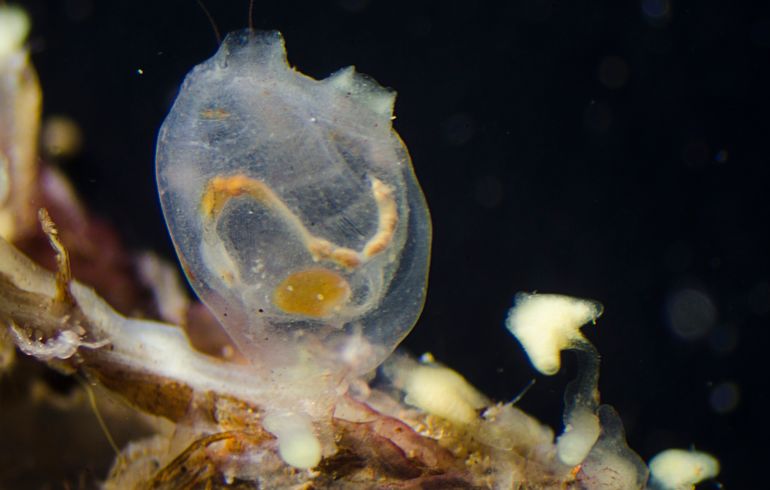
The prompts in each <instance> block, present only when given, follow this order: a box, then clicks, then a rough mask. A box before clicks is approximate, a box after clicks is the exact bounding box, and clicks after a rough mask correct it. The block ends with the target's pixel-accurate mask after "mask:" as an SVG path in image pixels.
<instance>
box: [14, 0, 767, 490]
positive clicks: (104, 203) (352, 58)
mask: <svg viewBox="0 0 770 490" xmlns="http://www.w3.org/2000/svg"><path fill="white" fill-rule="evenodd" d="M22 4H23V5H25V6H26V7H27V8H28V9H29V10H30V11H31V14H32V18H33V22H34V29H33V33H32V37H31V40H30V44H31V46H32V49H33V52H34V61H35V63H36V65H37V67H38V70H39V72H40V78H41V81H42V85H43V88H44V94H45V110H46V113H48V114H52V113H57V114H66V115H69V116H71V117H72V118H74V119H75V120H76V121H77V122H78V123H79V124H80V125H81V127H82V129H83V131H84V134H85V138H86V142H85V150H84V153H83V154H82V155H81V157H79V158H78V159H76V160H74V161H72V162H69V163H68V164H67V168H66V171H67V172H68V173H69V174H70V175H72V176H73V178H74V179H75V181H76V184H77V187H78V189H79V191H81V192H82V193H83V194H84V196H85V198H86V200H87V202H88V203H89V204H90V206H91V207H92V208H93V209H97V210H99V211H100V212H101V213H103V214H104V215H105V216H108V217H110V219H112V220H113V221H114V222H115V223H117V224H118V225H119V226H120V228H121V230H122V231H123V232H124V234H125V236H126V239H127V242H128V243H129V244H130V245H131V246H133V247H136V248H154V249H156V250H159V251H162V252H163V253H167V254H169V256H170V255H171V253H172V252H171V247H170V242H169V240H168V237H167V236H166V234H165V227H164V224H163V222H162V217H161V214H160V209H159V206H158V202H157V198H156V194H155V188H154V169H153V152H154V138H155V133H156V131H157V128H158V127H159V125H160V123H161V121H162V119H163V117H164V116H165V113H166V111H167V110H168V108H169V106H170V103H171V101H172V100H173V97H174V95H175V91H176V89H177V87H178V85H179V83H180V82H181V80H182V78H183V76H184V74H185V73H186V72H187V71H188V70H189V69H190V68H191V67H192V66H194V65H195V64H196V63H198V62H200V61H201V60H203V59H205V58H207V57H208V56H210V55H211V54H212V53H213V52H214V51H215V50H216V47H217V43H216V40H215V36H214V34H213V32H212V28H211V26H210V25H209V22H208V20H207V19H206V16H205V15H204V14H203V12H202V11H201V9H200V8H199V7H198V5H197V4H196V3H195V2H194V1H192V0H185V1H182V0H178V1H165V2H152V1H138V0H137V1H131V2H96V1H89V0H66V1H60V2H53V1H42V0H40V1H36V0H29V1H24V2H22ZM208 4H209V5H208V7H209V9H210V10H211V14H212V16H213V18H214V19H215V21H216V24H217V25H218V26H219V29H220V30H221V31H223V32H227V31H229V30H233V29H239V28H242V27H244V26H246V25H247V23H248V20H247V2H246V1H245V0H243V1H235V0H229V1H219V2H215V1H213V0H210V1H209V2H208ZM254 24H255V26H256V27H257V28H263V29H278V30H280V31H282V32H283V34H284V36H285V38H286V43H287V48H288V53H289V60H290V62H291V63H293V64H294V65H296V66H297V67H298V68H299V69H300V70H301V71H303V72H305V73H307V74H309V75H312V76H314V77H317V78H321V77H325V76H326V75H328V74H329V73H331V72H333V71H335V70H336V69H338V68H339V67H342V66H346V65H351V64H353V65H356V67H357V68H358V70H359V71H361V72H363V73H366V74H369V75H371V76H372V77H374V78H375V79H376V80H378V81H379V82H380V83H382V84H383V85H386V86H390V87H393V88H394V89H396V90H397V91H398V93H399V95H398V99H397V102H396V115H397V117H398V118H397V119H396V121H395V127H396V129H397V130H398V131H399V133H400V134H401V136H402V137H403V139H404V141H405V142H406V143H407V145H408V146H409V149H410V151H411V154H412V157H413V160H414V166H415V169H416V172H417V175H418V177H419V179H420V181H421V183H422V186H423V189H424V191H425V194H426V197H427V200H428V202H429V203H430V207H431V211H432V214H433V222H434V231H435V235H434V246H433V267H432V271H431V276H430V289H429V293H428V300H427V304H426V307H425V312H424V314H423V316H422V319H421V320H420V321H419V322H418V324H417V326H416V328H415V330H414V332H413V334H412V335H411V336H410V337H409V338H408V339H407V341H406V342H405V343H404V347H405V348H406V349H408V350H410V351H412V352H413V353H415V354H420V353H422V352H424V351H428V350H429V351H431V352H433V353H434V355H435V356H436V357H437V358H438V359H439V360H441V361H443V362H445V363H447V364H448V365H450V366H452V367H454V368H456V369H457V370H459V371H460V372H462V373H463V374H464V375H466V376H467V377H468V379H469V380H470V381H471V382H472V383H473V384H475V385H477V386H478V387H480V388H481V389H482V390H483V391H485V392H486V393H487V394H489V395H490V396H492V397H493V398H495V399H498V400H505V399H510V398H512V397H514V396H516V395H517V393H518V392H519V391H520V390H522V389H523V388H524V387H525V386H526V385H527V384H528V383H529V381H530V380H531V379H532V378H536V379H537V382H536V384H535V385H534V386H533V387H532V388H531V389H530V391H529V392H528V393H527V394H526V396H525V397H524V398H523V399H522V400H521V401H520V406H522V407H523V408H524V409H526V410H527V411H529V412H531V413H533V414H535V415H537V416H538V417H540V418H541V419H542V420H544V421H545V422H547V423H549V424H551V425H552V426H559V424H560V417H561V410H562V399H561V397H562V391H563V387H564V385H565V384H566V383H567V382H568V380H569V379H570V378H571V377H572V376H574V363H573V362H572V358H571V357H570V355H569V354H568V355H567V356H566V364H565V369H563V371H562V373H560V374H559V375H557V376H555V377H553V378H544V377H542V376H539V375H536V374H535V372H534V371H533V369H532V368H531V366H530V365H529V363H528V361H527V359H526V357H525V356H524V355H523V354H522V351H521V349H520V347H519V346H518V344H517V343H516V342H515V340H514V339H513V338H512V337H511V336H510V335H509V334H508V333H507V332H506V331H505V329H504V327H503V320H504V317H505V314H506V311H507V308H509V306H510V305H511V302H512V298H513V295H514V294H515V293H516V292H518V291H535V290H536V291H541V292H556V293H565V294H570V295H575V296H580V297H588V298H593V299H597V300H599V301H601V302H602V303H603V304H604V306H605V314H604V316H603V317H602V319H601V320H600V321H599V323H598V326H596V327H586V329H585V332H586V335H587V336H588V337H589V338H590V339H591V340H592V341H593V342H594V343H595V344H596V345H597V347H598V349H599V351H600V352H601V353H602V355H603V360H602V377H601V380H600V388H601V392H602V397H603V401H604V402H606V403H609V404H612V405H614V406H615V407H616V408H617V409H618V411H619V412H620V414H621V416H622V418H623V420H624V423H625V425H626V429H627V431H628V439H629V443H630V445H631V447H632V448H634V449H635V450H636V451H638V452H639V453H640V455H641V456H642V457H643V458H644V459H645V460H648V459H649V458H650V457H651V456H652V455H654V454H655V453H657V452H658V451H660V450H662V449H664V448H668V447H672V446H676V447H689V446H691V445H692V446H694V447H696V448H699V449H702V450H706V451H709V452H712V453H714V454H716V455H718V457H719V458H720V460H721V462H722V465H723V471H722V475H721V476H720V478H719V480H720V481H721V482H723V483H724V484H725V486H726V487H727V488H736V489H737V488H757V487H756V482H759V481H761V479H760V478H761V476H762V475H761V471H762V468H763V466H762V465H763V464H764V462H765V459H766V455H767V450H766V449H763V443H764V441H765V439H766V436H767V435H768V434H767V432H768V431H767V429H766V424H765V410H766V407H767V405H766V403H765V401H763V400H765V398H766V392H767V383H766V374H767V372H768V367H767V361H766V358H767V355H768V354H767V349H768V347H770V344H769V343H768V340H769V338H770V335H769V334H768V326H769V325H768V324H769V323H770V268H769V267H768V266H769V264H768V255H769V254H770V237H769V236H768V233H767V228H768V220H769V219H770V203H769V202H768V199H769V198H768V176H770V172H769V171H768V165H770V144H769V143H768V141H770V139H769V138H768V124H767V120H768V114H769V113H770V99H769V98H768V95H767V91H768V87H770V69H768V60H770V4H768V3H767V2H754V3H752V2H719V1H705V0H704V1H670V2H669V1H665V0H641V1H638V0H637V1H628V2H618V1H614V0H604V1H599V0H596V1H569V2H568V1H544V0H517V1H509V2H487V3H483V2H471V1H440V2H417V1H415V2H408V1H378V0H336V1H320V0H319V1H307V2H297V1H282V2H260V1H257V2H256V4H255V6H254ZM751 482H754V483H751ZM716 487H717V484H715V483H708V484H705V485H703V488H716Z"/></svg>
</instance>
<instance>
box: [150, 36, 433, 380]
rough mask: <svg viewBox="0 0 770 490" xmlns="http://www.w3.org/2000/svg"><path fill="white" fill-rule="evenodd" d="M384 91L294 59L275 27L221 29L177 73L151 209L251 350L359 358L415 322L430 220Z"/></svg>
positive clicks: (276, 363)
mask: <svg viewBox="0 0 770 490" xmlns="http://www.w3.org/2000/svg"><path fill="white" fill-rule="evenodd" d="M394 99H395V93H394V92H392V91H389V90H387V89H384V88H382V87H381V86H380V85H378V84H377V83H376V82H375V81H373V80H371V79H369V78H367V77H365V76H363V75H360V74H357V73H355V71H354V70H353V68H352V67H350V68H346V69H342V70H340V71H338V72H336V73H335V74H333V75H331V76H330V77H328V78H326V79H324V80H320V81H319V80H314V79H312V78H310V77H307V76H305V75H303V74H301V73H299V72H298V71H296V70H294V69H292V68H291V67H289V65H288V63H287V60H286V53H285V49H284V43H283V39H282V37H281V35H280V34H279V33H278V32H259V31H252V30H245V31H239V32H234V33H231V34H230V35H228V36H227V38H226V39H225V40H224V42H223V43H222V45H221V47H220V48H219V51H218V52H217V53H216V54H215V55H214V56H213V57H212V58H211V59H209V60H207V61H205V62H204V63H202V64H200V65H198V66H196V67H195V68H194V69H193V70H192V71H191V72H190V73H189V74H188V76H187V78H186V79H185V81H184V84H183V85H182V88H181V89H180V92H179V95H178V97H177V99H176V101H175V102H174V105H173V107H172V109H171V111H170V113H169V115H168V117H167V118H166V120H165V122H164V123H163V126H162V128H161V130H160V134H159V137H158V145H157V158H156V170H157V179H158V188H159V192H160V198H161V203H162V206H163V211H164V216H165V218H166V222H167V224H168V227H169V230H170V233H171V236H172V239H173V242H174V245H175V247H176V250H177V253H178V255H179V258H180V261H181V262H182V265H183V268H184V270H185V273H186V274H187V277H188V279H189V281H190V283H191V284H192V286H193V288H194V289H195V291H196V293H197V294H198V296H199V297H200V298H201V299H202V300H203V301H204V302H205V303H206V305H207V306H208V307H209V308H210V309H211V310H212V311H213V312H214V314H215V315H216V316H217V318H218V320H219V322H220V323H221V324H222V326H223V327H224V328H225V330H226V331H227V332H228V334H229V335H230V336H231V338H232V339H233V340H234V342H235V343H236V345H237V347H238V348H239V349H240V350H241V351H242V352H243V354H245V355H246V356H247V358H249V359H250V360H251V362H252V363H254V364H255V365H261V366H264V367H269V368H271V369H272V368H275V367H287V366H289V367H290V366H291V365H292V364H294V363H299V362H302V363H304V365H305V368H303V369H305V370H307V366H308V365H310V366H311V368H312V367H318V368H319V369H321V370H324V371H331V372H334V371H335V370H338V371H340V372H341V371H345V372H353V373H361V372H365V371H368V370H371V369H373V368H374V367H376V366H377V365H378V364H379V363H381V362H382V360H383V359H384V358H385V357H386V356H387V355H388V354H389V353H390V352H391V351H392V350H393V349H394V348H395V346H396V345H397V344H398V342H400V341H401V339H403V337H404V336H405V335H406V334H407V333H408V332H409V330H410V329H411V327H412V325H413V324H414V322H415V321H416V319H417V316H418V315H419V313H420V311H421V309H422V304H423V301H424V295H425V285H426V275H427V268H428V261H429V249H430V236H431V226H430V218H429V214H428V210H427V206H426V204H425V201H424V198H423V195H422V192H421V190H420V188H419V185H418V183H417V180H416V178H415V176H414V171H413V169H412V165H411V160H410V158H409V154H408V152H407V150H406V148H405V146H404V145H403V143H402V142H401V140H400V138H399V137H398V135H397V134H396V133H395V131H394V130H393V129H392V126H391V120H392V109H393V102H394ZM351 344H354V347H353V348H351ZM351 349H352V350H353V351H354V352H353V354H351Z"/></svg>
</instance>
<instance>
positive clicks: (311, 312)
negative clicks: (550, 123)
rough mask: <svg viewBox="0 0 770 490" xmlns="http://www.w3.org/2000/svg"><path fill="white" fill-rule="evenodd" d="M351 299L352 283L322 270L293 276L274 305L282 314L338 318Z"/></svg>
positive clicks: (281, 286) (280, 289) (282, 286)
mask: <svg viewBox="0 0 770 490" xmlns="http://www.w3.org/2000/svg"><path fill="white" fill-rule="evenodd" d="M349 298H350V286H349V285H348V281H347V280H345V278H344V277H342V276H341V275H340V274H338V273H337V272H335V271H333V270H329V269H324V268H320V267H316V268H312V269H305V270H302V271H298V272H293V273H291V274H289V275H288V276H287V277H286V279H284V280H283V281H281V283H280V284H279V285H278V286H277V287H276V288H275V292H274V293H273V303H274V304H275V306H277V307H278V308H279V309H280V310H282V311H284V312H286V313H291V314H294V315H303V316H308V317H312V318H325V317H329V316H332V315H334V314H335V313H336V312H338V311H339V310H340V308H342V307H343V306H344V305H345V303H347V301H348V299H349Z"/></svg>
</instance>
